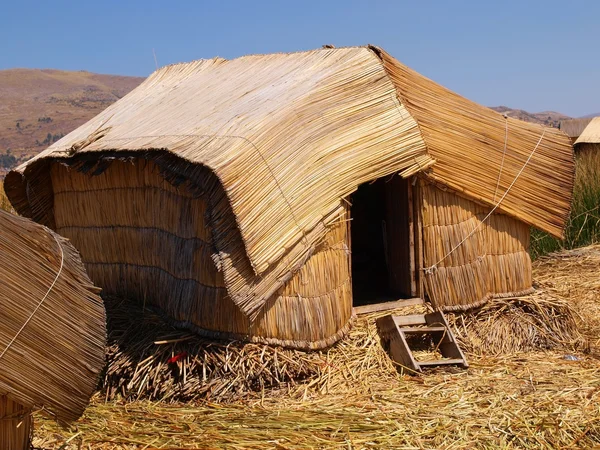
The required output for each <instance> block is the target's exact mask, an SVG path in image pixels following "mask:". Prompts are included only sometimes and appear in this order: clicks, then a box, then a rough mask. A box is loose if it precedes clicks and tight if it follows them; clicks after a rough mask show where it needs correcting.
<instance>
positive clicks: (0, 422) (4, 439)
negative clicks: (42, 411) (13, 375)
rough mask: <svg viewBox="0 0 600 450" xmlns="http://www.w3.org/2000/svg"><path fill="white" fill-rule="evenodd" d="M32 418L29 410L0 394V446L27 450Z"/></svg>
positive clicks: (5, 449) (11, 449)
mask: <svg viewBox="0 0 600 450" xmlns="http://www.w3.org/2000/svg"><path fill="white" fill-rule="evenodd" d="M32 426H33V420H32V418H31V410H29V409H28V408H25V407H24V406H23V405H20V404H18V403H16V402H14V401H12V400H11V399H9V398H8V397H7V396H6V395H0V448H2V450H28V449H29V448H30V438H31V429H32Z"/></svg>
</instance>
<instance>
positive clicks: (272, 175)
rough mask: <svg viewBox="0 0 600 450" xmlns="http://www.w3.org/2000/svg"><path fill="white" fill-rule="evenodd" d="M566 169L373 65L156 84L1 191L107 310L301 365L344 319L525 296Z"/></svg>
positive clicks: (561, 154) (540, 141) (565, 160)
mask: <svg viewBox="0 0 600 450" xmlns="http://www.w3.org/2000/svg"><path fill="white" fill-rule="evenodd" d="M573 174H574V163H573V151H572V147H571V145H570V143H569V139H568V138H567V136H566V135H564V134H563V133H562V132H560V131H558V130H556V129H551V128H544V127H541V126H539V125H534V124H529V123H525V122H521V121H518V120H515V119H511V118H506V117H504V116H502V115H501V114H498V113H496V112H494V111H492V110H490V109H488V108H485V107H483V106H480V105H478V104H476V103H473V102H471V101H469V100H467V99H465V98H463V97H461V96H459V95H457V94H455V93H453V92H451V91H449V90H448V89H445V88H443V87H441V86H440V85H438V84H436V83H434V82H433V81H431V80H429V79H427V78H425V77H423V76H421V75H419V74H418V73H416V72H415V71H413V70H411V69H409V68H408V67H406V66H404V65H403V64H401V63H400V62H398V61H397V60H395V59H394V58H393V57H391V56H390V55H389V54H387V53H386V52H385V51H383V50H382V49H380V48H377V47H374V46H367V47H354V48H322V49H318V50H314V51H307V52H299V53H291V54H272V55H252V56H244V57H241V58H237V59H233V60H225V59H222V58H214V59H209V60H200V61H195V62H191V63H186V64H176V65H172V66H167V67H164V68H161V69H159V70H157V71H156V72H155V73H153V74H152V75H151V76H150V77H149V78H148V79H147V80H146V81H145V82H144V83H142V84H141V85H140V86H139V87H138V88H136V89H135V90H133V91H132V92H131V93H130V94H128V95H127V96H125V97H124V98H122V99H121V100H119V101H118V102H117V103H115V104H114V105H112V106H110V107H109V108H107V109H106V110H105V111H104V112H102V113H101V114H99V115H98V116H97V117H96V118H94V119H92V120H91V121H89V122H88V123H86V124H85V125H83V126H81V127H80V128H78V129H77V130H75V131H73V132H72V133H70V134H69V135H67V136H66V137H64V138H63V139H61V140H60V141H58V142H57V143H55V144H54V145H52V146H51V147H49V148H48V149H47V150H46V151H44V152H42V153H41V154H39V155H38V156H37V157H35V158H34V159H32V160H30V161H29V162H27V163H25V164H24V165H22V166H20V167H18V168H17V169H16V170H14V171H12V172H11V173H9V174H8V176H7V178H6V181H5V190H6V192H7V195H8V196H9V198H10V200H11V202H12V204H13V206H14V207H15V209H16V210H17V211H18V212H19V213H21V214H23V215H25V216H27V217H31V218H33V219H34V220H36V221H38V222H40V223H43V224H45V225H47V226H49V227H51V228H53V229H54V230H56V231H57V232H59V233H61V234H62V235H64V236H67V237H68V238H69V239H71V241H72V242H73V243H74V244H75V246H76V247H77V248H78V249H79V250H80V252H81V255H82V258H83V261H84V263H85V265H86V268H87V270H88V273H89V274H90V277H91V279H92V280H94V282H95V283H97V284H98V285H99V286H101V287H102V288H103V289H104V290H105V292H108V293H112V294H117V295H124V296H128V297H131V298H135V299H138V300H139V301H141V302H144V304H146V305H154V306H155V307H157V308H159V309H161V310H162V311H163V312H164V313H165V314H166V315H167V316H168V317H170V318H171V319H172V320H173V321H174V322H175V323H177V324H179V325H181V326H184V327H187V328H190V329H192V330H195V331H196V332H198V333H200V334H202V335H204V336H210V337H220V338H235V339H242V340H248V341H254V342H263V343H269V344H277V345H283V346H288V347H294V348H301V349H315V348H324V347H327V346H329V345H331V344H333V343H334V342H336V341H337V340H338V339H340V338H341V337H342V336H344V334H345V333H346V331H347V330H348V328H349V326H350V322H351V317H352V311H353V305H358V304H369V303H377V302H382V301H385V300H391V299H398V298H409V297H415V296H427V298H428V299H429V300H430V301H431V302H432V303H433V304H434V306H435V307H436V308H438V309H444V310H462V309H466V308H470V307H472V306H474V305H478V304H481V303H482V302H485V301H486V300H487V299H489V298H491V297H494V296H502V295H515V294H517V293H523V292H527V291H529V290H530V289H531V286H532V284H531V283H532V281H531V261H530V259H529V254H528V246H529V227H530V226H535V227H537V228H539V229H542V230H544V231H547V232H549V233H550V234H552V235H554V236H562V233H563V227H564V224H565V220H566V219H567V217H568V214H569V204H570V200H571V194H572V185H573Z"/></svg>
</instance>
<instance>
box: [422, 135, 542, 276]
mask: <svg viewBox="0 0 600 450" xmlns="http://www.w3.org/2000/svg"><path fill="white" fill-rule="evenodd" d="M544 134H546V128H544V129H543V131H542V135H541V136H540V139H539V140H538V142H537V144H536V145H535V147H534V149H533V150H532V151H531V153H530V154H529V157H528V158H527V161H525V163H524V164H523V167H521V170H519V173H517V175H516V176H515V179H514V180H513V181H512V183H510V186H508V189H506V192H504V195H503V196H502V198H501V199H500V200H498V203H496V206H494V207H493V208H492V209H491V211H490V212H489V213H488V214H487V216H485V217H484V218H483V220H482V221H481V222H479V223H478V224H477V226H476V227H475V228H474V229H473V231H471V232H470V233H469V234H468V235H467V236H466V237H465V238H464V239H463V240H462V241H460V242H459V243H458V244H456V245H455V246H454V248H452V250H450V251H449V252H448V253H447V254H446V255H444V257H443V258H442V259H440V260H439V261H438V262H436V263H435V264H434V265H432V266H429V267H426V268H424V269H423V271H424V272H425V273H426V274H431V273H433V271H434V270H435V269H437V266H438V265H439V264H440V263H441V262H442V261H444V260H445V259H446V258H447V257H448V256H450V255H451V254H452V253H454V251H455V250H456V249H457V248H459V247H460V246H461V245H463V244H464V243H465V242H466V241H467V239H469V238H470V237H471V236H473V235H474V234H475V232H476V231H477V230H478V229H479V227H481V225H483V223H484V222H485V221H486V220H488V219H489V218H490V216H491V215H492V214H493V213H494V211H496V209H498V207H499V206H500V204H501V203H502V201H503V200H504V199H505V198H506V196H507V195H508V193H509V192H510V190H511V189H512V187H513V186H514V185H515V183H516V182H517V180H518V179H519V177H520V176H521V174H522V173H523V170H525V167H527V164H529V161H531V158H532V157H533V154H534V153H535V151H536V150H537V149H538V147H539V146H540V143H541V142H542V139H543V138H544Z"/></svg>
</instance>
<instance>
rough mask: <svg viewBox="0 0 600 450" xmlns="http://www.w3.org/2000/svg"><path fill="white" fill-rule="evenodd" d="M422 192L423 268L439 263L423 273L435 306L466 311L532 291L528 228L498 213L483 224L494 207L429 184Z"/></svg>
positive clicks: (423, 187)
mask: <svg viewBox="0 0 600 450" xmlns="http://www.w3.org/2000/svg"><path fill="white" fill-rule="evenodd" d="M421 191H422V193H423V199H422V202H423V204H422V220H423V247H424V255H423V256H424V266H425V267H426V268H431V267H432V266H434V265H436V264H437V263H438V262H439V264H437V266H436V267H435V268H433V269H432V270H426V271H425V286H426V290H427V294H428V296H429V298H430V300H431V301H432V303H433V304H434V305H435V306H436V307H437V308H441V309H444V310H463V309H467V308H470V307H474V306H477V305H480V304H482V303H483V302H485V301H486V300H488V299H490V298H492V297H496V296H508V295H515V294H522V293H524V292H527V291H530V290H531V286H532V278H531V259H530V257H529V252H528V249H529V226H528V225H527V224H525V223H523V222H520V221H518V220H517V219H514V218H512V217H509V216H507V215H504V214H496V213H494V214H492V215H491V216H490V217H489V219H488V220H487V221H485V222H483V223H482V220H483V219H484V218H485V216H486V215H487V214H488V213H489V211H490V208H488V207H485V206H481V205H479V204H477V203H475V202H473V201H471V200H468V199H466V198H464V197H461V196H459V195H457V194H456V193H454V192H451V191H444V190H442V189H439V188H437V187H435V186H434V185H433V184H430V183H426V182H422V185H421ZM470 233H473V234H472V235H471V236H469V235H470ZM468 236H469V237H468ZM467 237H468V238H467ZM465 238H467V239H466V241H465V242H464V243H463V244H462V245H460V246H459V247H458V248H457V249H456V250H455V251H454V252H451V251H452V249H453V248H454V247H455V246H457V245H458V244H459V243H460V242H461V241H462V240H463V239H465ZM447 255H448V256H447ZM440 260H441V261H440Z"/></svg>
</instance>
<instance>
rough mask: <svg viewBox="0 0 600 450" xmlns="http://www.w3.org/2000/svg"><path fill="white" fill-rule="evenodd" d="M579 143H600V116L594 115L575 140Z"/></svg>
mask: <svg viewBox="0 0 600 450" xmlns="http://www.w3.org/2000/svg"><path fill="white" fill-rule="evenodd" d="M577 144H600V117H594V118H593V119H592V120H591V122H590V123H589V124H588V126H587V127H585V129H584V130H583V131H582V132H581V135H580V136H579V138H577V140H576V141H575V145H577Z"/></svg>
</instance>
